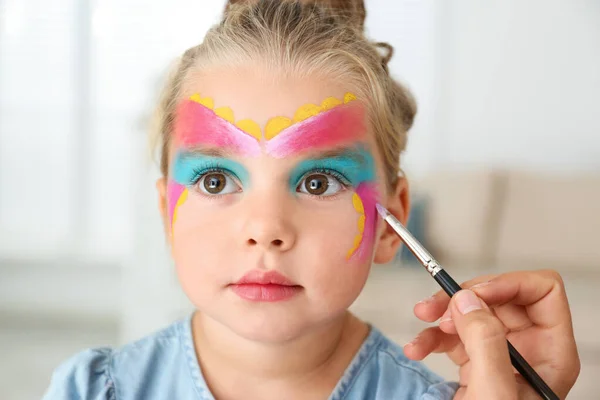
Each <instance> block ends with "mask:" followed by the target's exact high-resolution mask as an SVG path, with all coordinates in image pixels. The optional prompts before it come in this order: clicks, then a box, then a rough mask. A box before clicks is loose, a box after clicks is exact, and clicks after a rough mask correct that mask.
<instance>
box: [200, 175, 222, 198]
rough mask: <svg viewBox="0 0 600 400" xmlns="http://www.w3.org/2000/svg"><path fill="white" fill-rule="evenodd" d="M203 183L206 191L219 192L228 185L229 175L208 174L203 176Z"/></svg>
mask: <svg viewBox="0 0 600 400" xmlns="http://www.w3.org/2000/svg"><path fill="white" fill-rule="evenodd" d="M202 185H203V186H204V189H205V190H206V192H208V193H210V194H219V193H221V192H222V191H223V189H224V188H225V186H226V185H227V177H226V176H225V175H223V174H221V173H210V174H206V175H205V176H204V178H202Z"/></svg>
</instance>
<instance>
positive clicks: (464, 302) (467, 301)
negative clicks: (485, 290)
mask: <svg viewBox="0 0 600 400" xmlns="http://www.w3.org/2000/svg"><path fill="white" fill-rule="evenodd" d="M455 296H456V306H457V307H458V311H460V312H461V314H463V315H464V314H468V313H470V312H471V311H475V310H481V309H482V308H483V307H482V305H481V301H480V300H479V297H477V295H475V293H473V292H472V291H470V290H467V289H465V290H461V291H460V292H458V293H456V295H455Z"/></svg>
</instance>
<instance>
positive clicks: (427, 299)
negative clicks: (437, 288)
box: [417, 296, 435, 304]
mask: <svg viewBox="0 0 600 400" xmlns="http://www.w3.org/2000/svg"><path fill="white" fill-rule="evenodd" d="M433 300H435V296H429V297H428V298H426V299H423V300H421V301H419V302H418V303H417V304H424V303H431V302H432V301H433Z"/></svg>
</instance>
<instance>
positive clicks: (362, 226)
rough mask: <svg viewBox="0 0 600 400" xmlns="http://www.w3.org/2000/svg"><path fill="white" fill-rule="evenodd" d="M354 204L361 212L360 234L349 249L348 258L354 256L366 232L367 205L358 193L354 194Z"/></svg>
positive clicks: (358, 225)
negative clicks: (365, 205)
mask: <svg viewBox="0 0 600 400" xmlns="http://www.w3.org/2000/svg"><path fill="white" fill-rule="evenodd" d="M352 205H353V206H354V209H355V210H356V212H357V213H358V214H359V217H358V223H357V228H358V234H357V235H356V236H355V237H354V244H353V246H352V248H351V249H350V250H349V251H348V254H347V255H346V258H347V259H350V257H352V255H353V254H354V253H355V252H356V250H358V248H359V247H360V244H361V243H362V239H363V234H364V232H365V207H364V205H363V202H362V200H361V199H360V196H359V195H358V194H356V193H354V194H353V195H352Z"/></svg>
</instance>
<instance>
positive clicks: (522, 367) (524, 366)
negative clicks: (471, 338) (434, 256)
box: [433, 268, 559, 400]
mask: <svg viewBox="0 0 600 400" xmlns="http://www.w3.org/2000/svg"><path fill="white" fill-rule="evenodd" d="M433 278H434V279H435V280H436V281H437V283H438V284H439V285H440V286H441V287H442V289H444V292H446V293H447V294H448V296H450V297H452V296H454V295H455V294H456V292H458V291H460V290H462V288H461V287H460V285H459V284H458V283H456V281H455V280H454V279H452V277H451V276H450V275H449V274H448V273H447V272H446V271H445V270H444V269H443V268H442V269H441V270H440V271H438V272H437V273H436V274H435V275H434V276H433ZM506 343H507V344H508V353H509V354H510V361H511V363H512V365H513V367H515V369H516V370H517V371H519V374H521V376H522V377H523V378H525V380H526V381H527V382H528V383H529V384H530V385H531V387H532V388H533V389H535V391H536V392H537V393H538V394H539V395H540V396H541V397H542V399H546V400H559V397H558V396H557V395H556V394H555V393H554V392H553V391H552V389H550V387H549V386H548V385H547V384H546V382H544V380H543V379H542V378H541V377H540V376H539V375H538V374H537V372H535V370H534V369H533V368H532V367H531V365H529V364H528V363H527V361H525V359H524V358H523V356H522V355H521V354H519V352H518V351H517V349H515V348H514V346H513V345H512V344H511V343H510V342H509V341H508V340H507V341H506Z"/></svg>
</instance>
